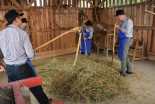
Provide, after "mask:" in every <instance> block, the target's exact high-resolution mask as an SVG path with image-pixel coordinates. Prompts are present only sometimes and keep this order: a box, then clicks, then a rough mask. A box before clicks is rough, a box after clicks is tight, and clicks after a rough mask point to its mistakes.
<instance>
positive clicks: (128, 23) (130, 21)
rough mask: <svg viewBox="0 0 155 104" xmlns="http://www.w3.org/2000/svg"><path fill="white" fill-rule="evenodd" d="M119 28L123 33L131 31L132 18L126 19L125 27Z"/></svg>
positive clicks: (127, 33)
mask: <svg viewBox="0 0 155 104" xmlns="http://www.w3.org/2000/svg"><path fill="white" fill-rule="evenodd" d="M120 29H121V31H122V32H123V33H124V34H126V35H129V34H130V32H131V31H132V29H133V22H132V20H128V21H127V25H126V26H125V28H120Z"/></svg>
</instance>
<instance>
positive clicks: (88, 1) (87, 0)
mask: <svg viewBox="0 0 155 104" xmlns="http://www.w3.org/2000/svg"><path fill="white" fill-rule="evenodd" d="M87 1H88V2H89V4H90V5H91V6H92V7H93V8H94V7H95V6H94V4H93V3H92V2H91V1H90V0H87Z"/></svg>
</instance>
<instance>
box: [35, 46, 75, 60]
mask: <svg viewBox="0 0 155 104" xmlns="http://www.w3.org/2000/svg"><path fill="white" fill-rule="evenodd" d="M75 52H76V47H73V48H69V49H59V50H57V51H49V52H42V53H37V57H36V58H35V59H34V60H33V61H35V60H39V59H44V58H49V57H54V56H60V55H65V54H69V53H75Z"/></svg>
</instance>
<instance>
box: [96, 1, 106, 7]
mask: <svg viewBox="0 0 155 104" xmlns="http://www.w3.org/2000/svg"><path fill="white" fill-rule="evenodd" d="M105 1H106V0H103V1H102V2H101V3H100V4H99V5H98V8H101V7H102V5H103V4H104V2H105Z"/></svg>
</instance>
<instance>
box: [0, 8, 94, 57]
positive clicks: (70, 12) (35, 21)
mask: <svg viewBox="0 0 155 104" xmlns="http://www.w3.org/2000/svg"><path fill="white" fill-rule="evenodd" d="M80 10H83V11H84V13H85V14H86V15H88V16H89V18H90V19H91V20H92V18H93V16H92V12H93V10H92V9H79V8H66V9H64V8H47V7H46V8H30V9H26V10H18V12H20V13H21V12H24V16H23V17H25V18H27V19H28V21H29V22H28V26H27V31H28V34H29V36H30V39H31V42H32V45H33V48H34V49H35V48H37V47H39V46H41V45H42V44H44V43H46V42H48V41H50V40H52V39H54V38H55V37H57V36H59V35H60V34H62V33H64V32H66V31H68V30H70V29H71V28H74V27H77V26H79V11H80ZM6 12H7V10H0V20H1V21H2V20H3V18H4V14H5V13H6ZM86 21H87V19H84V21H83V24H84V23H85V22H86ZM5 24H6V20H5V21H4V23H3V24H2V25H1V26H0V31H1V30H2V29H4V28H6V26H5ZM76 46H77V34H76V32H71V33H68V34H66V35H64V36H63V37H61V38H59V39H57V40H55V41H54V42H52V43H50V44H48V45H46V46H45V47H43V48H40V49H39V50H37V51H36V52H37V53H45V54H46V52H51V51H54V52H55V53H56V54H58V52H60V54H58V55H61V54H67V53H71V52H75V51H76ZM65 50H66V52H65ZM67 50H70V51H67ZM62 51H63V52H62ZM61 52H62V53H61ZM45 54H44V55H45Z"/></svg>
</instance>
